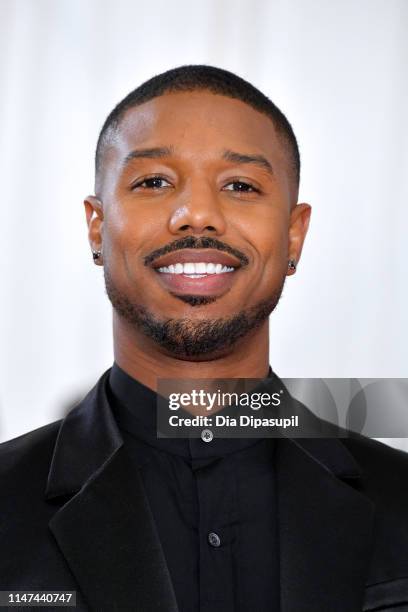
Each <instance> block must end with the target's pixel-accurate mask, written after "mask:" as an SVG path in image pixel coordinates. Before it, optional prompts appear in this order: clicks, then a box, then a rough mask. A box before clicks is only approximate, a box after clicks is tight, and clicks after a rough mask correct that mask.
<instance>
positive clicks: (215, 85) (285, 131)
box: [95, 64, 300, 188]
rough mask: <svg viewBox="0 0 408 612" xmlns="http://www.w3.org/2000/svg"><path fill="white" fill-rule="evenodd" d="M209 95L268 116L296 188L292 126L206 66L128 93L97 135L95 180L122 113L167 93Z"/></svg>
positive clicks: (238, 82) (230, 77)
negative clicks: (207, 92) (282, 147)
mask: <svg viewBox="0 0 408 612" xmlns="http://www.w3.org/2000/svg"><path fill="white" fill-rule="evenodd" d="M200 90H201V91H209V92H211V93H214V94H219V95H222V96H227V97H228V98H235V99H237V100H241V101H242V102H245V104H248V105H249V106H251V107H252V108H254V109H255V110H257V111H259V112H261V113H263V114H264V115H266V116H268V117H269V118H270V119H271V120H272V122H273V124H274V127H275V129H276V132H277V133H278V135H279V136H280V138H281V141H282V143H283V145H284V147H285V149H286V152H287V154H288V159H289V164H290V166H291V171H292V176H293V178H294V181H295V183H296V188H298V186H299V179H300V155H299V147H298V143H297V140H296V136H295V134H294V132H293V129H292V126H291V125H290V123H289V121H288V120H287V118H286V117H285V115H284V114H283V113H282V111H281V110H280V109H279V108H278V107H277V106H276V105H275V104H274V103H273V102H272V101H271V100H270V99H269V98H268V97H267V96H266V95H265V94H263V93H262V92H261V91H260V90H259V89H257V88H256V87H255V86H254V85H252V84H251V83H249V82H248V81H245V80H244V79H242V78H241V77H239V76H237V75H236V74H234V73H233V72H229V71H228V70H223V69H221V68H216V67H215V66H207V65H200V64H196V65H191V66H179V67H178V68H173V69H171V70H167V71H166V72H162V73H161V74H158V75H156V76H154V77H152V78H151V79H149V80H148V81H145V82H144V83H142V84H141V85H139V87H136V89H134V90H133V91H131V92H130V93H129V94H128V95H127V96H126V97H125V98H124V99H123V100H122V101H121V102H119V104H117V105H116V106H115V108H114V109H113V110H112V111H111V113H110V114H109V115H108V117H107V119H106V121H105V123H104V124H103V126H102V129H101V131H100V134H99V138H98V142H97V145H96V153H95V178H96V181H97V177H98V175H99V172H100V170H101V168H102V165H103V164H102V160H103V155H104V151H105V148H106V147H107V146H108V145H109V143H110V142H111V138H112V136H113V135H114V134H115V132H116V130H117V129H118V127H119V125H120V122H121V120H122V119H123V117H124V115H125V113H126V111H128V110H129V109H131V108H134V107H136V106H139V105H140V104H143V103H144V102H149V101H150V100H153V98H157V97H159V96H162V95H164V94H167V93H175V92H192V91H200Z"/></svg>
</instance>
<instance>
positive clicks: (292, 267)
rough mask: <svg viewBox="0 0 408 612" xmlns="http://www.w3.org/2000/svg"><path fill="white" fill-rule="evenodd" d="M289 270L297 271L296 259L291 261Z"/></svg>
mask: <svg viewBox="0 0 408 612" xmlns="http://www.w3.org/2000/svg"><path fill="white" fill-rule="evenodd" d="M288 268H289V270H296V261H295V260H294V259H289V261H288Z"/></svg>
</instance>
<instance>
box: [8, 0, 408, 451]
mask: <svg viewBox="0 0 408 612" xmlns="http://www.w3.org/2000/svg"><path fill="white" fill-rule="evenodd" d="M407 25H408V2H407V1H406V0H358V1H356V0H331V1H330V2H327V0H286V1H284V0H206V1H204V0H198V1H197V2H190V1H188V0H173V1H172V2H169V1H168V0H155V2H146V1H140V0H114V1H113V0H0V88H1V94H0V142H1V153H0V172H1V219H0V221H1V223H0V227H1V252H2V256H1V258H0V261H1V283H0V287H1V289H0V291H1V318H0V320H1V355H0V359H1V363H0V366H1V380H0V385H1V386H0V439H8V438H11V437H13V436H16V435H18V434H20V433H22V432H25V431H28V430H30V429H33V428H35V427H38V426H40V425H43V424H45V423H47V422H49V421H51V420H55V419H57V418H59V417H60V416H61V414H62V412H63V411H64V409H65V408H66V407H67V406H69V405H70V404H71V402H73V401H75V399H77V397H80V396H82V395H83V394H84V393H85V392H86V391H87V390H88V389H89V388H90V387H91V386H93V384H94V383H95V382H96V380H97V378H98V377H99V376H100V374H101V373H102V372H103V371H104V370H105V369H106V368H108V367H109V366H110V365H111V363H112V359H113V356H112V338H111V312H110V304H109V302H108V299H107V297H106V295H105V294H104V285H103V276H102V269H101V268H99V267H95V266H94V265H93V263H92V258H91V254H90V248H89V246H88V242H87V232H86V224H85V215H84V210H83V204H82V201H83V198H84V196H85V195H87V194H88V193H92V191H93V153H94V147H95V143H96V139H97V135H98V131H99V129H100V127H101V125H102V123H103V121H104V119H105V117H106V115H107V114H108V112H109V111H110V110H111V108H112V107H113V106H114V104H116V102H118V101H119V100H120V99H121V98H122V97H123V96H124V95H125V94H127V93H128V92H129V91H130V90H131V89H133V88H134V87H135V86H137V85H138V84H140V83H141V82H142V81H143V80H145V79H146V78H148V77H150V76H152V75H153V74H156V73H158V72H161V71H163V70H166V69H168V68H171V67H174V66H177V65H181V64H186V63H209V64H214V65H217V66H220V67H223V68H226V69H230V70H232V71H235V72H237V73H238V74H240V75H241V76H243V77H244V78H247V79H248V80H250V81H251V82H253V83H254V84H255V85H257V86H258V87H260V88H261V89H262V90H263V91H264V92H265V93H266V94H267V95H268V96H270V97H271V98H272V99H273V100H274V102H276V103H277V104H278V105H279V106H280V107H281V108H282V110H283V111H284V112H285V113H286V114H287V116H288V118H289V120H290V121H291V122H292V125H293V127H294V130H295V133H296V134H297V137H298V139H299V142H300V147H301V155H302V162H303V170H302V184H301V201H307V202H309V203H311V204H312V205H313V214H312V222H311V226H310V231H309V235H308V237H307V242H306V246H305V249H304V254H303V258H302V261H301V264H300V266H299V269H298V273H297V274H296V275H295V276H294V277H291V278H290V279H288V281H287V284H286V288H285V291H284V295H283V297H282V300H281V302H280V304H279V306H278V309H277V311H276V312H275V313H274V314H273V316H272V317H271V365H272V367H273V368H274V369H275V371H276V372H277V373H278V374H279V375H280V376H282V377H408V331H407V324H406V317H407V315H406V313H407V312H408V289H407V274H406V261H405V260H406V254H405V248H406V243H407V240H406V231H407V227H408V212H407V211H408V175H407V172H406V168H407V162H408V159H407V151H408V146H407V142H408V139H407V136H408V134H407V125H408V122H407V112H406V109H407V108H408V95H407V94H408V84H407V59H408V58H407V51H408V42H407V40H408V38H407ZM390 443H393V444H396V445H398V444H399V445H400V446H404V444H405V448H408V445H407V444H406V441H405V442H404V441H401V440H400V441H398V440H394V441H390Z"/></svg>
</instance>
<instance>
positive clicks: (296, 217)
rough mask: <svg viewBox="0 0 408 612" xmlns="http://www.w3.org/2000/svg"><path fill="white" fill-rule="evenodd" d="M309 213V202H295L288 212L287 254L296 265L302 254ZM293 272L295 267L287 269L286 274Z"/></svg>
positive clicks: (310, 210)
mask: <svg viewBox="0 0 408 612" xmlns="http://www.w3.org/2000/svg"><path fill="white" fill-rule="evenodd" d="M311 214H312V207H311V206H310V205H309V204H297V205H296V206H295V207H294V209H293V210H292V212H291V214H290V226H289V244H288V254H289V259H294V260H295V263H296V265H297V264H298V263H299V259H300V256H301V254H302V249H303V243H304V241H305V238H306V234H307V230H308V228H309V223H310V215H311ZM295 272H296V269H289V270H288V272H287V276H290V275H291V274H294V273H295Z"/></svg>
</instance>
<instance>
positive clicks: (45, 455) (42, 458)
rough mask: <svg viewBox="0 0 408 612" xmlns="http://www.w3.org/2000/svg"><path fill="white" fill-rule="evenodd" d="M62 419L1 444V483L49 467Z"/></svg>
mask: <svg viewBox="0 0 408 612" xmlns="http://www.w3.org/2000/svg"><path fill="white" fill-rule="evenodd" d="M61 422H62V419H59V420H57V421H53V422H52V423H48V424H47V425H43V426H42V427H38V428H37V429H34V430H32V431H29V432H27V433H24V434H22V435H20V436H17V437H16V438H12V439H11V440H7V441H6V442H2V443H1V444H0V483H1V486H4V483H5V482H7V480H8V479H12V480H13V481H14V482H16V478H17V479H18V476H19V474H21V475H22V476H23V477H24V479H26V478H27V474H33V473H35V472H36V471H37V470H38V469H41V468H43V469H47V470H48V469H49V465H50V460H51V456H52V453H53V449H54V445H55V442H56V438H57V435H58V431H59V428H60V425H61Z"/></svg>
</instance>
